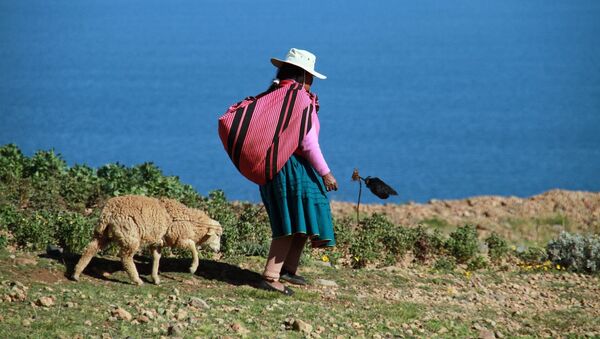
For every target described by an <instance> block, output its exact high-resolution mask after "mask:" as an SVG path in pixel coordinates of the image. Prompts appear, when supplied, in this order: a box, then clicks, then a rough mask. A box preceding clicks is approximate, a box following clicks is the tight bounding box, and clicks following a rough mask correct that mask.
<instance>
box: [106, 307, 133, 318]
mask: <svg viewBox="0 0 600 339" xmlns="http://www.w3.org/2000/svg"><path fill="white" fill-rule="evenodd" d="M111 314H112V316H113V317H115V318H117V319H120V320H125V321H131V319H132V318H133V317H132V316H131V313H129V312H127V310H125V309H123V308H121V307H117V308H116V309H114V310H112V312H111Z"/></svg>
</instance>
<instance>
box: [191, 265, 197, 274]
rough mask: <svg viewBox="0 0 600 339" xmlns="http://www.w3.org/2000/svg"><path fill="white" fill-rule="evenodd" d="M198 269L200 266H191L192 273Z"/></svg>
mask: <svg viewBox="0 0 600 339" xmlns="http://www.w3.org/2000/svg"><path fill="white" fill-rule="evenodd" d="M197 269H198V266H196V267H194V266H192V267H190V273H191V274H194V273H196V270H197Z"/></svg>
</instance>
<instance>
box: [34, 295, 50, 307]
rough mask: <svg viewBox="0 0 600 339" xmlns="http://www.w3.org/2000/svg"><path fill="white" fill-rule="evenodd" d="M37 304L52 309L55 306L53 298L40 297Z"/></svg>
mask: <svg viewBox="0 0 600 339" xmlns="http://www.w3.org/2000/svg"><path fill="white" fill-rule="evenodd" d="M35 303H36V305H38V306H42V307H51V306H52V305H54V299H53V298H52V297H40V298H39V299H38V300H37V301H36V302H35Z"/></svg>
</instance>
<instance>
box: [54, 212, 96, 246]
mask: <svg viewBox="0 0 600 339" xmlns="http://www.w3.org/2000/svg"><path fill="white" fill-rule="evenodd" d="M96 223H97V218H95V217H88V218H86V217H84V216H83V215H81V214H79V213H71V212H61V213H58V214H57V215H56V216H55V218H54V225H53V226H54V228H55V230H56V231H55V236H54V238H55V239H54V241H55V243H56V244H58V245H59V246H60V247H62V248H63V249H64V250H65V252H67V253H81V252H82V251H83V249H84V248H85V246H87V244H88V243H89V242H90V240H91V239H92V235H93V233H94V228H95V226H96Z"/></svg>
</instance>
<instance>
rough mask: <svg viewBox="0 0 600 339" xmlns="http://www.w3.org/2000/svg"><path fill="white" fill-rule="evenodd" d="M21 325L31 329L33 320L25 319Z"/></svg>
mask: <svg viewBox="0 0 600 339" xmlns="http://www.w3.org/2000/svg"><path fill="white" fill-rule="evenodd" d="M21 325H23V326H24V327H29V326H31V320H29V319H24V320H23V321H22V322H21Z"/></svg>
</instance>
